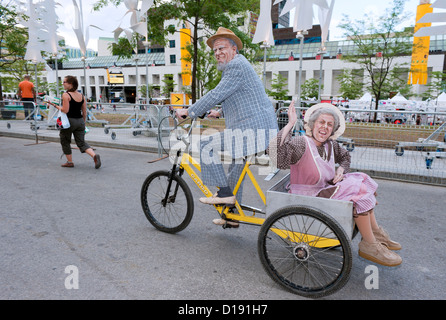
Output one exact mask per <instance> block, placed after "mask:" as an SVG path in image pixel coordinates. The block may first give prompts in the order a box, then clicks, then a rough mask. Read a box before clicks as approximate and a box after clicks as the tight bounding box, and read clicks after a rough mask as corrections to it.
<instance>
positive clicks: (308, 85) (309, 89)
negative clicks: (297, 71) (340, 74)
mask: <svg viewBox="0 0 446 320" xmlns="http://www.w3.org/2000/svg"><path fill="white" fill-rule="evenodd" d="M323 88H324V85H321V90H322V89H323ZM301 90H302V93H301V96H302V97H304V98H305V99H307V100H310V99H317V97H318V95H319V80H318V79H314V78H311V79H308V80H305V82H304V83H303V84H302V88H301Z"/></svg>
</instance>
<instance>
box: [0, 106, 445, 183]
mask: <svg viewBox="0 0 446 320" xmlns="http://www.w3.org/2000/svg"><path fill="white" fill-rule="evenodd" d="M33 107H34V109H33V113H32V114H28V118H27V119H25V116H24V110H23V106H22V104H21V102H17V101H14V102H3V103H0V110H1V116H2V120H1V121H0V122H1V123H0V134H3V135H7V134H10V135H12V134H13V133H14V132H16V133H18V132H25V133H28V134H35V136H36V140H37V139H38V138H39V137H40V139H42V140H49V139H54V140H57V139H58V134H57V130H51V129H54V128H53V124H54V115H55V111H54V110H55V109H54V108H52V109H54V110H50V109H47V108H46V107H45V106H39V108H37V107H36V105H35V104H34V105H33ZM175 107H182V106H173V105H146V104H140V105H133V104H122V103H102V104H101V103H92V104H89V112H88V121H87V126H88V129H89V133H88V134H87V136H86V139H87V140H88V141H90V142H91V143H92V144H93V145H96V146H101V145H103V146H111V147H118V148H129V149H134V150H140V151H150V152H155V153H158V155H161V154H162V152H163V148H165V149H168V148H169V147H170V146H171V144H172V139H171V136H170V130H171V129H172V121H171V119H169V117H167V115H168V114H169V111H170V110H172V109H173V108H175ZM298 109H300V111H302V113H303V112H304V111H305V110H304V109H303V108H298ZM341 111H342V112H343V113H344V114H345V119H346V131H345V133H344V134H343V136H342V137H340V138H339V139H338V142H340V143H341V144H342V145H343V146H344V147H345V148H346V149H347V150H349V151H350V154H351V157H352V162H351V168H352V170H358V171H364V172H367V173H369V174H370V175H371V176H374V177H381V178H389V179H395V180H396V179H397V180H402V181H412V182H421V183H429V184H433V185H441V186H446V137H445V132H446V113H440V112H436V113H434V112H415V111H388V110H378V111H371V110H359V109H358V110H356V109H341ZM375 118H376V120H377V121H378V122H373V121H374V120H375ZM277 119H278V124H279V128H281V127H283V126H284V125H285V124H286V122H287V115H286V108H279V109H278V110H277ZM200 125H201V128H200V132H201V133H203V131H204V133H205V134H206V130H205V129H213V130H223V129H224V127H225V123H224V119H217V120H208V119H203V120H202V121H200ZM5 127H6V129H5ZM299 129H302V122H300V124H299V126H297V128H296V131H295V134H302V132H300V131H301V130H299Z"/></svg>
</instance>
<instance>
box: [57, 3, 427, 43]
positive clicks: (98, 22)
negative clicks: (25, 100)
mask: <svg viewBox="0 0 446 320" xmlns="http://www.w3.org/2000/svg"><path fill="white" fill-rule="evenodd" d="M78 1H82V9H83V10H82V11H83V16H84V24H85V25H95V26H97V27H100V28H101V29H102V30H98V29H95V28H93V27H90V29H89V34H90V36H89V42H88V48H90V49H93V50H97V40H98V39H99V37H110V38H112V37H113V30H114V29H116V28H117V27H119V26H121V27H123V28H128V26H129V19H130V15H129V14H127V15H126V7H125V6H124V5H123V4H121V5H120V6H119V7H118V8H116V7H114V6H109V7H107V8H105V9H101V11H93V10H92V5H93V3H95V2H96V1H97V0H78ZM329 1H333V0H328V3H330V2H329ZM56 2H58V3H60V6H58V8H57V9H56V12H57V14H58V17H59V20H61V21H63V22H64V25H63V26H59V28H58V34H59V35H61V36H63V37H64V38H65V43H66V45H68V46H71V47H76V48H78V47H79V44H78V41H77V38H76V37H75V35H74V32H73V29H72V26H73V20H74V13H73V0H56ZM432 2H435V0H431V3H432ZM419 3H420V0H408V1H407V2H406V5H405V11H407V12H409V13H411V14H412V15H411V18H410V19H409V20H408V21H406V23H405V24H404V26H413V25H414V24H415V13H416V8H417V6H418V4H419ZM390 4H391V1H390V0H335V5H334V9H333V16H332V20H331V23H330V40H332V41H333V40H341V39H343V37H342V30H340V29H339V28H337V26H338V25H339V23H340V22H341V20H342V15H343V14H347V15H348V16H349V17H350V19H351V20H357V19H361V18H363V17H364V15H376V16H379V15H380V13H382V12H383V10H384V9H385V8H387V7H389V5H390ZM313 21H314V24H318V21H317V11H315V18H314V20H313ZM122 36H123V35H122Z"/></svg>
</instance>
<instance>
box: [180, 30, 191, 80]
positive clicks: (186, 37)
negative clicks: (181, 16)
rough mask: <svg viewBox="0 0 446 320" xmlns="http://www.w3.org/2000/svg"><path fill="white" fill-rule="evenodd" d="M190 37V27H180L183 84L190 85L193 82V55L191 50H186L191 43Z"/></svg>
mask: <svg viewBox="0 0 446 320" xmlns="http://www.w3.org/2000/svg"><path fill="white" fill-rule="evenodd" d="M190 39H191V38H190V29H180V46H181V79H182V80H183V86H190V85H191V83H192V66H191V61H190V59H191V56H190V54H189V51H187V50H186V47H187V46H188V45H190ZM185 58H186V59H187V60H188V61H186V60H185Z"/></svg>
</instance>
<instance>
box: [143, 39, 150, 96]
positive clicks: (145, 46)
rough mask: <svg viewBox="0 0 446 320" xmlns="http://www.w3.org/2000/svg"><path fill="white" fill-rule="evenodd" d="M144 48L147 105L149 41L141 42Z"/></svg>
mask: <svg viewBox="0 0 446 320" xmlns="http://www.w3.org/2000/svg"><path fill="white" fill-rule="evenodd" d="M143 45H144V48H146V104H149V46H150V41H143Z"/></svg>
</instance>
